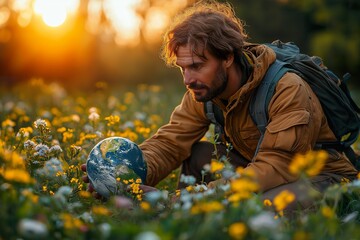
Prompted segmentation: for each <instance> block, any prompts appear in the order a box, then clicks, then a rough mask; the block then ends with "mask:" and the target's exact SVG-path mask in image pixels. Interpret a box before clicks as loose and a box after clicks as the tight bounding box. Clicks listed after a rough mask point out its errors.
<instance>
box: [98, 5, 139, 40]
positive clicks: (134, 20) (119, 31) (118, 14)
mask: <svg viewBox="0 0 360 240" xmlns="http://www.w3.org/2000/svg"><path fill="white" fill-rule="evenodd" d="M141 3H142V0H137V1H135V0H122V1H117V0H107V1H105V2H104V11H105V14H106V17H107V18H108V19H109V20H110V22H111V23H112V27H113V28H114V30H115V32H116V38H115V42H116V43H117V44H119V45H129V44H130V45H136V44H138V43H139V41H140V28H141V24H142V18H141V17H140V16H139V15H138V14H137V13H136V11H135V10H136V6H138V4H141Z"/></svg>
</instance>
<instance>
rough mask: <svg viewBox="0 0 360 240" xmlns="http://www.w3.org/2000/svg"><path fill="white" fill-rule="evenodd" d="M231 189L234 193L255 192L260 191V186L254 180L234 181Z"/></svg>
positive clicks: (240, 179) (241, 179) (239, 179)
mask: <svg viewBox="0 0 360 240" xmlns="http://www.w3.org/2000/svg"><path fill="white" fill-rule="evenodd" d="M230 187H231V190H232V191H233V192H255V191H257V190H259V184H258V183H257V182H255V181H254V180H251V179H247V178H238V179H234V180H232V181H231V184H230Z"/></svg>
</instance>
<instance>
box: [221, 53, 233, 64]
mask: <svg viewBox="0 0 360 240" xmlns="http://www.w3.org/2000/svg"><path fill="white" fill-rule="evenodd" d="M233 62H234V54H233V53H232V54H229V56H228V57H227V58H226V59H225V60H224V62H223V64H224V67H225V68H229V67H230V66H231V64H233Z"/></svg>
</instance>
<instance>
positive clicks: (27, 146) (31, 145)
mask: <svg viewBox="0 0 360 240" xmlns="http://www.w3.org/2000/svg"><path fill="white" fill-rule="evenodd" d="M35 146H36V143H34V142H33V141H31V140H27V141H25V142H24V148H25V150H32V149H33V148H34V147H35Z"/></svg>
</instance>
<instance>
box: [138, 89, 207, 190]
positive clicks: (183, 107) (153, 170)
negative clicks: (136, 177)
mask: <svg viewBox="0 0 360 240" xmlns="http://www.w3.org/2000/svg"><path fill="white" fill-rule="evenodd" d="M209 124H210V123H209V120H208V119H207V118H206V116H205V113H204V105H203V103H198V102H195V101H194V100H193V99H192V96H191V94H190V93H189V92H186V93H185V95H184V97H183V99H182V102H181V104H180V105H179V106H177V107H176V108H175V109H174V111H173V113H172V114H171V117H170V121H169V123H168V124H166V125H164V126H162V127H161V128H159V130H158V131H157V132H156V134H155V135H154V136H152V137H151V138H149V139H147V140H146V141H144V142H143V143H142V144H140V145H139V146H140V148H141V150H142V151H143V154H144V157H145V161H146V162H147V168H148V170H147V171H148V172H147V178H146V184H147V185H151V186H155V185H156V184H157V183H158V182H159V181H161V180H162V179H163V178H165V177H166V176H167V175H168V174H169V173H171V171H173V170H175V169H176V168H177V167H179V166H180V165H181V163H182V161H183V160H184V159H186V158H188V157H189V156H190V151H191V147H192V145H193V144H194V143H195V142H197V141H199V140H200V139H201V138H202V137H203V136H204V135H205V133H206V131H207V130H208V128H209Z"/></svg>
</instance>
